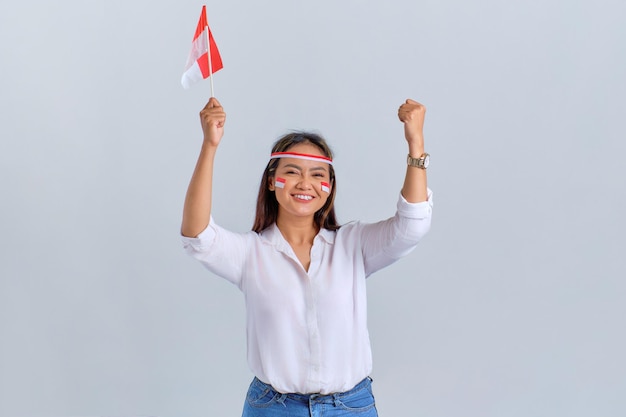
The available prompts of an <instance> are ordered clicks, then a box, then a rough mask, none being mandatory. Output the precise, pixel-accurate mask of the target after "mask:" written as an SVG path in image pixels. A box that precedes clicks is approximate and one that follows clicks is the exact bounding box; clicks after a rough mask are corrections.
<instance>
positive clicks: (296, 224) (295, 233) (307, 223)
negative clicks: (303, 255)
mask: <svg viewBox="0 0 626 417" xmlns="http://www.w3.org/2000/svg"><path fill="white" fill-rule="evenodd" d="M276 226H278V229H279V230H280V233H281V234H282V235H283V237H284V238H285V239H286V240H287V242H289V243H290V244H292V245H304V244H310V245H312V244H313V239H315V236H317V233H318V231H319V230H318V229H317V227H316V225H315V223H314V221H313V218H311V217H296V218H288V219H287V218H285V216H281V215H279V216H278V218H277V219H276Z"/></svg>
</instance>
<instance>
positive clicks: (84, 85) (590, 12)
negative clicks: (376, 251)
mask: <svg viewBox="0 0 626 417" xmlns="http://www.w3.org/2000/svg"><path fill="white" fill-rule="evenodd" d="M208 7H209V13H210V15H209V23H210V25H211V29H212V31H213V33H214V36H215V38H216V40H217V44H218V46H219V48H220V50H221V53H222V58H223V60H224V66H225V67H224V69H223V70H222V71H220V72H218V73H217V74H216V76H215V88H216V95H217V97H218V98H219V99H220V100H221V102H222V104H223V105H224V107H225V110H226V112H227V114H228V119H227V124H226V134H225V136H224V139H223V143H222V145H221V148H220V151H219V154H218V161H217V166H216V178H217V179H216V182H217V183H216V187H215V200H214V210H213V213H214V216H215V218H216V219H217V220H218V221H219V222H220V223H221V224H222V225H224V226H226V227H229V228H231V229H233V230H236V231H242V232H243V231H246V230H249V229H250V227H251V224H252V217H253V211H254V201H255V198H256V192H257V187H258V181H259V180H260V176H261V172H262V169H263V167H264V166H265V164H266V162H267V155H268V153H269V150H270V146H271V144H272V142H273V141H274V140H275V139H276V138H277V137H278V136H280V135H281V134H283V133H285V132H286V131H288V130H289V129H314V130H316V131H319V132H321V133H322V134H323V135H324V136H326V138H327V139H328V140H329V142H330V143H331V145H332V146H333V147H334V150H335V152H336V159H335V160H336V168H337V173H338V200H337V211H338V215H339V219H340V221H341V222H342V223H345V222H347V221H350V220H353V219H362V220H367V221H375V220H379V219H382V218H385V217H388V216H390V215H392V214H393V210H394V207H395V202H396V199H397V194H398V192H399V189H400V187H401V182H402V178H403V172H404V164H405V157H406V145H405V143H404V139H403V135H402V125H401V124H400V123H399V122H398V121H397V117H396V110H397V108H398V106H399V105H400V104H401V103H402V102H403V101H404V100H405V99H406V98H407V97H411V98H414V99H417V100H419V101H421V102H423V103H424V104H425V105H426V106H427V108H428V111H427V116H426V128H425V129H426V131H425V134H426V141H427V150H428V151H429V152H430V153H431V154H432V165H431V168H430V169H429V185H430V187H431V188H432V189H433V191H434V193H435V197H434V201H435V214H434V220H433V227H432V230H431V232H430V234H429V235H428V236H427V237H426V238H425V239H424V240H423V241H422V242H421V243H420V246H419V247H418V249H417V250H416V251H415V252H414V253H412V254H411V255H410V256H408V257H407V258H406V259H403V260H402V261H400V262H398V263H397V264H395V265H393V266H391V267H389V268H387V269H385V270H383V271H381V272H379V273H377V274H376V275H374V276H373V277H372V278H371V280H370V281H369V300H370V330H371V336H372V345H373V350H374V374H373V377H374V389H375V394H376V397H377V403H378V408H379V413H380V415H381V416H394V415H407V416H428V417H451V416H468V417H473V416H476V417H491V416H493V417H515V416H520V417H521V416H524V417H529V416H532V417H543V416H546V417H547V416H550V417H554V416H567V417H577V416H581V417H582V416H585V417H586V416H601V417H613V416H615V417H617V416H620V417H621V416H624V415H626V395H625V393H626V356H625V355H624V352H626V335H625V334H624V328H625V323H624V322H625V317H626V302H625V301H626V283H625V282H624V280H625V278H626V261H625V256H624V253H625V249H626V245H625V244H624V241H623V238H624V232H626V228H625V226H624V220H623V217H624V213H626V180H625V179H626V174H625V173H624V167H623V163H624V162H623V161H624V153H625V152H626V145H625V141H624V139H625V135H624V127H623V120H624V114H625V110H626V106H625V105H624V95H625V93H626V82H625V77H624V74H626V25H624V22H625V21H626V6H625V3H624V2H623V1H619V0H615V1H609V0H598V1H593V2H592V1H566V0H542V1H538V0H531V1H524V2H521V1H507V2H504V1H494V0H491V1H490V0H477V1H473V2H467V1H461V0H449V1H441V0H439V1H435V0H421V1H414V0H396V1H378V2H358V1H354V0H353V1H329V0H318V1H315V2H312V1H310V2H296V1H287V0H280V1H272V2H254V1H229V2H225V1H224V2H213V3H211V4H209V5H208ZM200 9H201V3H196V2H191V1H178V2H173V1H172V2H164V1H156V2H155V1H150V2H149V1H127V0H123V1H122V0H108V1H106V2H105V1H78V0H66V1H60V2H45V1H43V0H34V1H31V2H8V1H6V2H2V3H1V4H0V60H1V64H2V65H1V67H0V74H1V77H0V106H1V107H0V185H1V188H0V190H1V196H2V197H1V199H2V200H1V201H2V202H1V204H0V236H1V239H0V245H1V246H0V276H1V279H0V415H1V416H2V417H5V416H7V417H8V416H11V417H12V416H20V417H22V416H24V417H31V416H100V415H103V416H104V415H107V416H159V417H201V416H236V415H240V412H241V407H242V405H243V400H244V395H245V392H246V389H247V385H248V384H249V382H250V380H251V378H252V375H251V373H250V372H249V371H248V369H247V365H246V363H245V339H244V337H245V334H244V326H245V323H244V305H243V299H242V297H241V294H240V293H239V291H238V290H237V289H236V288H235V287H233V286H231V285H230V284H228V283H226V282H225V281H223V280H221V279H219V278H217V277H214V276H212V275H211V274H210V273H208V272H207V271H205V270H204V269H203V268H202V267H201V266H200V265H199V264H197V263H196V262H195V261H193V260H192V259H191V258H188V257H186V256H185V255H184V254H183V251H182V249H181V245H180V241H179V238H178V233H179V227H180V218H181V211H182V204H183V198H184V194H185V190H186V186H187V182H188V180H189V178H190V175H191V172H192V170H193V166H194V164H195V159H196V156H197V153H198V151H199V146H200V142H201V130H200V125H199V122H198V112H199V110H200V109H201V108H202V106H203V105H204V103H205V102H206V100H207V98H208V95H209V83H208V81H207V82H202V83H201V84H199V85H197V86H196V87H194V88H193V89H192V90H189V91H185V90H183V89H182V88H181V86H180V83H179V80H180V76H181V74H182V70H183V66H184V63H185V61H186V58H187V54H188V51H189V48H190V46H191V39H192V35H193V32H194V30H195V26H196V23H197V20H198V15H199V13H200Z"/></svg>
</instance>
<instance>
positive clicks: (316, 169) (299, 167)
mask: <svg viewBox="0 0 626 417" xmlns="http://www.w3.org/2000/svg"><path fill="white" fill-rule="evenodd" d="M283 168H295V169H298V170H300V171H303V169H302V167H301V166H299V165H296V164H285V165H283ZM311 171H326V172H327V171H328V170H327V169H326V167H325V166H317V167H312V168H311Z"/></svg>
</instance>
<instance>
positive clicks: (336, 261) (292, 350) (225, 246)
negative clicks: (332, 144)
mask: <svg viewBox="0 0 626 417" xmlns="http://www.w3.org/2000/svg"><path fill="white" fill-rule="evenodd" d="M431 213H432V197H431V193H430V191H429V200H428V201H427V202H423V203H415V204H412V203H408V202H407V201H406V200H405V199H404V198H403V197H402V196H400V199H399V201H398V209H397V212H396V215H395V216H394V217H392V218H390V219H387V220H385V221H381V222H378V223H372V224H364V223H360V222H354V223H349V224H346V225H343V226H341V228H340V229H339V230H337V231H329V230H326V229H322V230H321V231H320V232H319V233H318V235H317V236H316V237H315V240H314V241H313V247H312V248H311V254H310V255H311V264H310V266H309V270H308V272H307V271H306V270H305V269H304V268H303V267H302V264H301V263H300V261H299V260H298V258H297V257H296V255H295V253H294V251H293V250H292V248H291V246H290V245H289V243H288V242H287V241H286V240H285V238H284V237H283V236H282V234H281V232H280V230H279V229H278V227H277V226H276V225H275V224H274V225H272V226H270V227H268V228H267V229H265V230H263V231H262V232H261V233H259V234H257V233H255V232H247V233H233V232H231V231H228V230H226V229H224V228H222V227H220V226H218V225H217V224H215V222H214V221H213V219H212V218H211V221H210V223H209V226H208V227H207V228H206V229H205V230H204V231H203V232H202V233H200V235H199V236H198V237H197V238H187V237H183V238H182V239H183V246H184V247H185V250H186V251H187V252H188V253H189V254H190V255H191V256H193V257H194V258H196V259H198V260H199V261H200V262H201V263H202V264H203V265H204V266H205V267H206V268H208V269H209V270H210V271H211V272H213V273H215V274H217V275H219V276H221V277H223V278H225V279H227V280H228V281H230V282H232V283H233V284H235V285H236V286H237V287H239V289H240V290H241V291H242V292H243V294H244V296H245V302H246V310H247V343H248V364H249V366H250V369H251V370H252V372H253V373H254V374H255V375H256V377H257V378H259V379H260V380H261V381H263V382H265V383H268V384H271V385H272V386H273V387H274V388H275V389H276V390H277V391H279V392H282V393H290V392H293V393H303V394H308V393H321V394H330V393H334V392H342V391H347V390H349V389H351V388H352V387H354V385H356V384H357V383H358V382H359V381H361V380H362V379H363V378H365V377H367V376H368V375H369V374H370V372H371V370H372V353H371V348H370V340H369V334H368V330H367V308H366V307H367V306H366V302H367V299H366V294H365V278H366V277H368V276H369V275H370V274H372V273H373V272H375V271H377V270H379V269H381V268H383V267H385V266H387V265H389V264H391V263H393V262H394V261H396V260H398V259H399V258H401V257H403V256H405V255H406V254H408V253H409V252H410V251H411V250H413V248H415V246H416V245H417V242H418V241H419V240H420V239H421V238H422V236H424V235H425V234H426V232H427V231H428V229H429V228H430V220H431Z"/></svg>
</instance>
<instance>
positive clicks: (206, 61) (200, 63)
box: [181, 6, 223, 95]
mask: <svg viewBox="0 0 626 417" xmlns="http://www.w3.org/2000/svg"><path fill="white" fill-rule="evenodd" d="M207 41H208V42H207ZM207 43H208V44H210V46H211V47H210V50H211V55H210V56H209V54H208V53H207V50H208V49H209V48H207ZM222 68H223V65H222V57H221V56H220V51H218V50H217V44H216V43H215V40H214V39H213V34H212V33H211V29H209V25H208V23H207V18H206V6H202V14H201V15H200V20H199V21H198V27H197V28H196V33H195V35H193V43H192V44H191V51H190V52H189V58H187V64H186V65H185V72H184V73H183V78H182V79H181V83H182V84H183V87H184V88H185V89H187V88H189V87H190V86H191V85H192V84H195V83H197V82H198V81H200V80H203V79H206V78H208V77H209V76H211V75H212V74H213V73H214V72H217V71H219V70H221V69H222ZM211 90H213V85H211ZM211 93H212V91H211ZM211 95H213V94H211Z"/></svg>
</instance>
